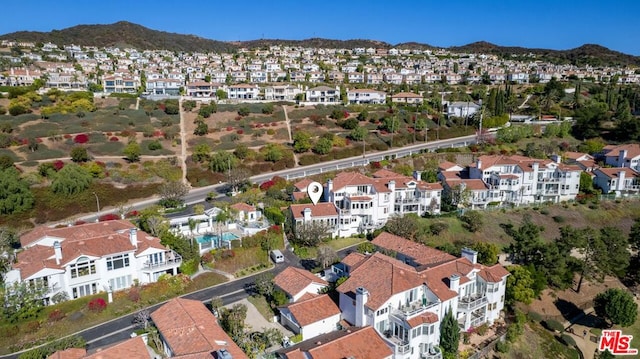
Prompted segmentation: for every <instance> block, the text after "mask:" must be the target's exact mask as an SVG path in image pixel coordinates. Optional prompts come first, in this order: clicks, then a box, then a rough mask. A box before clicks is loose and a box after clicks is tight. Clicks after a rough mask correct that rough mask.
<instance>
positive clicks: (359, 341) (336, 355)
mask: <svg viewBox="0 0 640 359" xmlns="http://www.w3.org/2000/svg"><path fill="white" fill-rule="evenodd" d="M314 340H315V339H314ZM309 354H310V355H311V358H313V359H344V358H358V359H360V358H362V359H383V358H391V356H392V355H393V352H392V351H391V348H390V347H389V346H388V345H387V343H386V342H385V341H384V340H383V339H382V338H381V337H380V335H379V334H378V333H377V332H376V330H375V329H373V327H369V326H368V327H364V328H362V329H359V330H354V331H352V332H351V333H347V335H345V336H343V337H340V338H338V339H335V340H332V341H330V342H327V343H320V345H318V346H317V347H315V348H313V349H310V350H309Z"/></svg>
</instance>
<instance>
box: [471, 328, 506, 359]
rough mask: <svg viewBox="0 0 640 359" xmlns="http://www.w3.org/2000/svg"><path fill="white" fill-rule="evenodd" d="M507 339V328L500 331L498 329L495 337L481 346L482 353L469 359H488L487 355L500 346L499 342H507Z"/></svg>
mask: <svg viewBox="0 0 640 359" xmlns="http://www.w3.org/2000/svg"><path fill="white" fill-rule="evenodd" d="M506 338H507V328H506V327H500V329H498V331H497V332H496V334H495V335H494V336H493V337H491V338H489V339H487V340H486V341H485V342H483V343H482V344H480V346H481V347H482V349H480V351H477V352H475V353H474V354H473V355H471V356H470V357H469V358H468V359H480V358H486V357H487V355H488V354H489V353H490V352H491V351H493V350H494V349H495V347H496V344H498V342H502V341H505V340H506ZM485 343H486V344H485Z"/></svg>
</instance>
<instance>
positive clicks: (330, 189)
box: [323, 179, 333, 202]
mask: <svg viewBox="0 0 640 359" xmlns="http://www.w3.org/2000/svg"><path fill="white" fill-rule="evenodd" d="M331 193H333V181H332V180H330V179H329V180H327V188H325V191H324V193H323V194H324V201H325V202H329V198H330V197H329V196H330V195H331Z"/></svg>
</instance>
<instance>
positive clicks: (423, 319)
mask: <svg viewBox="0 0 640 359" xmlns="http://www.w3.org/2000/svg"><path fill="white" fill-rule="evenodd" d="M437 322H438V315H437V314H435V313H432V312H424V313H422V314H420V315H418V316H416V317H413V318H410V319H409V320H407V323H409V325H410V326H411V328H415V327H417V326H420V325H422V324H426V323H429V324H433V323H437Z"/></svg>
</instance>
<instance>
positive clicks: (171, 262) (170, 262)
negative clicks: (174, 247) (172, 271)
mask: <svg viewBox="0 0 640 359" xmlns="http://www.w3.org/2000/svg"><path fill="white" fill-rule="evenodd" d="M174 256H175V258H173V259H167V260H166V261H162V262H154V263H151V262H145V263H144V265H143V266H142V268H143V269H154V268H160V267H167V266H174V265H180V263H182V257H181V256H180V255H178V254H174Z"/></svg>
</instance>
